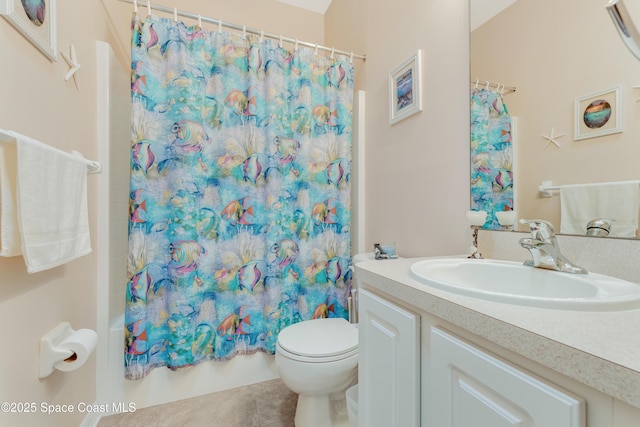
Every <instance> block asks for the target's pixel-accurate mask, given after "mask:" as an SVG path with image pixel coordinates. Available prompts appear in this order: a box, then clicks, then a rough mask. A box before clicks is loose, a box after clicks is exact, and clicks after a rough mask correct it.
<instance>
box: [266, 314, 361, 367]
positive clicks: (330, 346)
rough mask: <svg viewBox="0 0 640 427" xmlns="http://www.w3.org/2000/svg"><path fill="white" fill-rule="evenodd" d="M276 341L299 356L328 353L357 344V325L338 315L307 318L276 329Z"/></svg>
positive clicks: (345, 350) (326, 354) (342, 351)
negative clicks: (337, 316) (280, 329)
mask: <svg viewBox="0 0 640 427" xmlns="http://www.w3.org/2000/svg"><path fill="white" fill-rule="evenodd" d="M278 344H280V347H282V348H283V349H284V350H286V351H288V352H289V353H292V354H297V355H299V356H306V357H331V356H336V355H339V354H344V353H348V352H350V351H353V350H356V349H357V348H358V329H357V328H356V327H355V326H354V325H352V324H350V323H349V322H347V321H346V320H345V319H342V318H330V319H315V320H307V321H304V322H300V323H296V324H294V325H291V326H287V327H286V328H284V329H283V330H282V331H280V333H279V334H278Z"/></svg>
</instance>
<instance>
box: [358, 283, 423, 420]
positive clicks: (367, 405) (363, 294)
mask: <svg viewBox="0 0 640 427" xmlns="http://www.w3.org/2000/svg"><path fill="white" fill-rule="evenodd" d="M359 295H360V300H359V319H360V320H359V333H360V341H359V345H360V359H359V366H358V377H359V380H358V383H359V386H358V400H359V410H358V411H359V425H360V427H417V426H419V425H420V336H419V331H420V330H419V328H420V318H419V316H417V315H416V314H414V313H411V312H409V311H407V310H405V309H404V308H401V307H398V306H396V305H395V304H392V303H390V302H389V301H387V300H385V299H383V298H380V297H379V296H377V295H375V294H372V293H371V292H367V291H366V290H364V289H362V290H360V293H359Z"/></svg>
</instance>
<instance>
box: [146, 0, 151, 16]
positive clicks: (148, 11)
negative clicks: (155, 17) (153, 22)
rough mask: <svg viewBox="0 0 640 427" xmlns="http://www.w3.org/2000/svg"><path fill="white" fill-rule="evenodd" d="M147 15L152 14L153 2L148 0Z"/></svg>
mask: <svg viewBox="0 0 640 427" xmlns="http://www.w3.org/2000/svg"><path fill="white" fill-rule="evenodd" d="M147 16H151V2H150V1H149V0H147Z"/></svg>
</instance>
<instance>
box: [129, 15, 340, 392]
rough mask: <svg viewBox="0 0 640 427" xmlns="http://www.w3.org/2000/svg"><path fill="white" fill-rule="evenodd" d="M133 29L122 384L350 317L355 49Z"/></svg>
mask: <svg viewBox="0 0 640 427" xmlns="http://www.w3.org/2000/svg"><path fill="white" fill-rule="evenodd" d="M132 34H133V36H132V61H131V98H132V108H133V110H132V141H131V144H132V145H131V180H130V200H129V203H130V210H129V214H130V215H129V254H128V280H129V281H128V284H127V291H126V308H125V367H126V370H125V372H126V377H127V378H130V379H138V378H142V377H144V376H145V375H146V374H147V373H148V372H149V370H150V369H151V368H153V367H157V366H167V367H168V368H170V369H173V370H176V369H180V368H184V367H189V366H192V365H195V364H197V363H199V362H202V361H203V360H210V359H214V360H225V359H229V358H231V357H233V356H235V355H238V354H249V353H254V352H257V351H262V352H267V353H274V352H275V343H276V338H277V335H278V332H279V331H280V330H282V329H283V328H284V327H286V326H288V325H290V324H293V323H296V322H298V321H301V320H307V319H315V318H322V317H343V318H346V317H347V316H348V313H347V304H346V301H347V296H348V295H349V293H350V287H351V270H350V269H349V266H350V263H351V259H350V246H351V241H350V221H351V210H350V203H351V201H350V166H351V133H352V126H351V112H352V103H353V67H352V65H351V64H350V61H349V60H348V58H345V57H344V56H341V55H336V56H335V57H333V58H330V57H326V56H318V55H317V54H316V53H315V52H314V50H313V49H302V48H301V49H298V50H294V51H290V50H286V49H284V48H282V47H280V46H279V45H278V42H277V41H276V42H272V41H270V40H260V38H259V37H255V36H245V37H243V36H241V35H234V34H232V33H228V32H218V31H207V30H203V29H200V28H198V27H193V26H187V25H186V24H184V23H182V22H175V21H174V20H172V19H166V18H158V17H154V16H150V17H147V18H146V19H145V20H144V22H141V20H139V19H137V18H136V19H134V21H133V25H132Z"/></svg>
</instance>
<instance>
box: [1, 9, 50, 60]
mask: <svg viewBox="0 0 640 427" xmlns="http://www.w3.org/2000/svg"><path fill="white" fill-rule="evenodd" d="M0 15H2V16H3V17H4V18H5V19H6V20H7V21H9V22H10V23H11V25H13V26H14V27H16V29H17V30H18V31H20V33H21V34H22V35H23V36H24V37H26V39H27V40H29V41H30V42H31V43H32V44H33V45H34V46H35V47H37V48H38V49H40V51H41V52H42V53H43V54H44V55H45V56H46V57H47V58H49V60H50V61H57V59H58V58H57V55H56V2H55V0H0Z"/></svg>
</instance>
